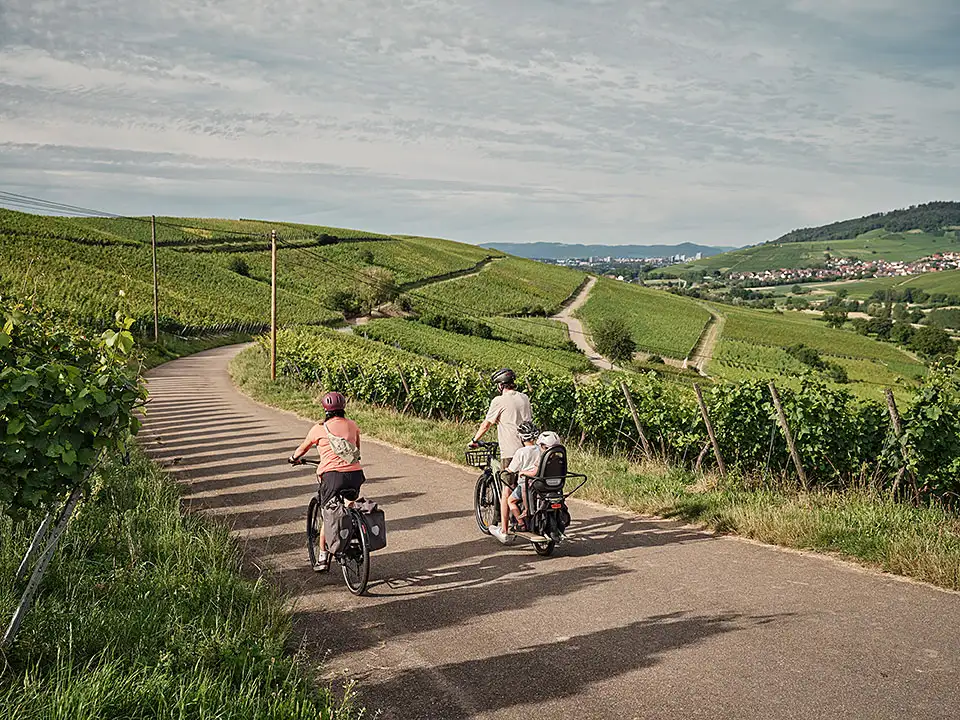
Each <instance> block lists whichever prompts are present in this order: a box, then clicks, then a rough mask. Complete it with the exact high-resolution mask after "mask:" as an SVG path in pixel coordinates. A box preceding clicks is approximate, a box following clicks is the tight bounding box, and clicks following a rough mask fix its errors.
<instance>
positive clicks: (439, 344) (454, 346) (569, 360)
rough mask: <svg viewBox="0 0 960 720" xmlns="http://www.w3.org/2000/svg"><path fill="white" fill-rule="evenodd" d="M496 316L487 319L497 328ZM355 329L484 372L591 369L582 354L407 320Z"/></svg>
mask: <svg viewBox="0 0 960 720" xmlns="http://www.w3.org/2000/svg"><path fill="white" fill-rule="evenodd" d="M498 324H499V318H496V319H493V320H491V326H490V327H492V328H497V325H498ZM355 332H356V333H358V334H359V335H362V336H363V337H366V338H369V339H371V340H377V341H379V342H382V343H385V344H387V345H391V346H394V347H397V348H401V349H404V350H409V351H411V352H414V353H417V354H418V355H423V356H426V357H430V358H434V359H437V360H442V361H444V362H447V363H451V364H455V365H469V366H472V367H476V368H479V369H481V370H483V371H484V372H488V371H491V370H495V369H497V368H500V367H503V366H504V365H509V366H514V365H515V366H518V367H519V366H522V365H529V366H530V367H532V368H537V369H538V370H539V371H540V372H542V373H547V374H550V375H558V374H560V375H565V374H570V373H572V372H589V371H590V370H592V369H593V366H592V365H591V364H590V361H589V360H587V359H586V358H585V357H584V356H583V355H581V354H579V353H575V352H570V351H564V350H550V349H546V348H541V347H535V346H531V345H525V344H520V343H511V342H502V341H499V340H491V339H485V338H480V337H475V336H470V335H460V334H457V333H453V332H446V331H444V330H440V329H438V328H433V327H430V326H428V325H424V324H422V323H418V322H412V321H409V320H397V319H387V320H374V321H373V322H370V323H367V324H366V325H360V326H358V327H357V328H356V329H355Z"/></svg>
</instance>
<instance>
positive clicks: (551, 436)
mask: <svg viewBox="0 0 960 720" xmlns="http://www.w3.org/2000/svg"><path fill="white" fill-rule="evenodd" d="M559 444H560V437H559V436H558V435H557V434H556V433H555V432H553V431H552V430H547V431H546V432H542V433H540V437H538V438H537V445H543V446H544V447H548V448H552V447H554V446H556V445H559Z"/></svg>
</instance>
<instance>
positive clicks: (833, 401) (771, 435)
mask: <svg viewBox="0 0 960 720" xmlns="http://www.w3.org/2000/svg"><path fill="white" fill-rule="evenodd" d="M278 342H279V345H278V353H279V367H280V372H282V373H284V374H286V375H290V376H292V377H295V378H297V379H299V380H301V381H305V382H309V383H312V384H315V385H316V386H318V387H320V388H332V387H336V388H339V389H340V390H342V391H344V392H346V393H347V394H349V395H350V396H351V397H355V398H357V399H359V400H362V401H365V402H369V403H372V404H375V405H383V406H388V407H392V408H397V409H405V410H406V411H408V412H412V413H414V414H417V415H421V416H423V417H427V418H442V419H449V420H458V421H461V420H462V421H476V420H477V419H479V418H481V417H482V416H483V413H484V411H485V409H486V407H487V403H488V402H489V399H490V390H491V389H490V383H489V381H488V379H487V375H486V374H485V373H484V371H483V369H482V368H481V367H476V366H475V367H469V366H466V365H463V364H460V365H457V366H454V365H450V364H448V363H444V362H441V361H439V360H432V359H428V358H425V357H423V356H421V355H419V354H415V353H411V352H408V351H405V350H399V349H394V348H390V347H388V346H385V345H384V344H382V343H375V342H371V341H368V340H364V339H361V338H356V337H346V336H343V335H342V334H338V333H334V332H331V331H327V330H310V331H307V330H300V331H284V332H282V333H281V335H280V338H279V341H278ZM516 369H517V371H518V376H519V386H520V388H521V389H523V390H524V391H526V392H528V393H529V395H530V397H531V402H532V404H533V407H534V412H535V416H536V417H535V420H536V421H537V422H539V423H540V424H541V425H542V426H543V427H545V428H550V429H554V430H556V431H557V432H559V433H560V434H561V435H562V436H564V437H566V438H567V439H568V441H573V439H574V438H577V437H579V438H581V441H582V442H584V443H587V444H589V445H592V446H594V447H596V448H598V449H600V450H602V451H604V452H637V451H638V448H639V447H640V440H639V436H638V434H637V430H636V428H635V426H634V424H633V421H632V418H631V416H630V412H629V409H628V407H627V404H626V402H625V398H624V395H623V393H622V390H621V388H620V385H619V381H620V380H623V381H625V382H626V383H627V385H628V387H629V389H630V392H631V395H632V399H633V401H634V403H635V406H636V409H637V412H638V416H639V420H640V423H641V426H642V427H643V428H644V429H645V432H646V434H647V436H648V438H649V440H650V443H651V444H652V446H653V448H654V450H655V451H656V453H657V454H658V455H659V456H660V457H662V458H664V459H665V460H667V461H669V462H671V463H675V464H678V465H685V466H692V465H693V464H694V463H695V461H696V460H697V459H698V458H700V457H702V454H704V453H706V452H707V449H708V441H707V437H706V430H705V426H704V424H703V420H702V418H701V416H700V413H699V411H698V409H697V404H696V400H695V397H694V395H693V393H692V392H691V389H690V388H689V387H686V386H683V385H680V384H676V383H672V382H666V381H662V380H659V379H657V378H655V377H654V376H651V375H638V374H633V373H624V374H619V373H606V374H604V375H603V376H601V377H599V378H594V379H592V380H589V381H586V382H582V383H578V382H576V381H575V380H574V379H573V378H572V377H563V376H550V375H545V374H544V373H542V372H540V371H539V370H538V369H536V368H531V367H529V366H518V367H517V368H516ZM705 397H706V402H707V406H708V409H709V413H710V416H711V419H712V421H713V425H714V429H715V430H716V434H717V438H718V442H719V445H720V448H721V453H722V454H723V457H724V459H725V461H726V463H727V465H728V466H732V467H734V468H736V469H738V471H740V472H742V473H745V474H747V475H756V476H758V477H759V476H762V475H763V476H765V475H773V476H779V477H790V476H792V475H793V472H794V471H793V469H792V467H791V465H790V456H789V453H788V451H787V446H786V443H785V441H784V439H783V435H782V433H781V432H780V430H779V428H778V425H777V421H776V415H775V412H774V408H773V403H772V400H771V398H770V394H769V391H768V389H767V386H766V383H765V382H763V381H758V380H745V381H741V382H736V383H720V384H717V385H715V386H713V387H710V388H707V389H706V390H705ZM781 397H782V400H783V404H784V407H785V409H786V414H787V417H788V421H789V423H790V424H791V425H792V426H793V427H794V428H795V438H796V442H797V448H798V451H799V453H800V456H801V457H802V458H803V460H804V464H805V466H806V467H807V475H808V476H809V477H810V481H811V482H812V483H814V484H816V485H820V486H824V487H834V488H836V487H842V486H845V485H847V484H850V483H853V482H856V481H858V479H860V478H862V477H863V474H864V473H866V474H868V475H870V476H871V477H872V478H874V481H875V482H877V483H880V484H881V485H884V486H887V487H889V486H890V484H891V483H892V482H893V480H894V478H895V477H896V475H897V471H898V470H899V468H900V467H901V466H903V465H904V461H903V455H902V454H901V452H900V451H901V449H902V448H901V447H900V446H898V445H897V443H896V442H895V441H894V438H893V436H892V433H891V429H890V424H889V418H888V415H887V412H886V406H885V405H884V404H883V403H881V402H879V401H868V400H861V399H858V398H857V397H855V396H854V395H853V394H851V393H850V392H848V391H846V390H843V389H836V388H830V387H828V386H827V385H826V384H825V383H823V382H820V381H817V380H815V379H813V378H811V377H810V376H805V377H803V378H801V379H800V381H799V383H798V384H797V386H796V387H795V388H789V387H784V388H782V390H781ZM948 416H949V417H958V418H960V385H958V382H957V379H956V378H955V377H954V376H952V375H951V374H949V373H936V374H934V375H933V376H932V377H931V378H930V379H929V380H928V381H927V382H926V383H925V384H924V385H923V386H922V387H921V388H920V389H919V390H918V391H917V392H916V393H915V395H914V396H913V397H912V399H911V402H910V403H909V404H908V405H907V406H906V407H905V409H904V411H903V422H904V427H905V428H906V430H905V432H906V437H907V440H906V441H905V449H906V452H907V457H909V458H910V460H909V468H910V469H911V470H915V471H916V472H917V474H918V476H919V477H922V478H923V481H922V482H921V483H920V484H918V485H917V488H916V492H917V493H919V494H920V495H924V496H935V497H940V498H943V499H949V498H950V497H952V495H951V493H955V492H957V491H960V483H958V482H957V480H956V477H955V476H954V475H952V474H951V472H952V471H951V470H950V469H949V468H952V467H954V466H956V467H958V468H960V433H958V430H957V428H958V424H957V423H954V422H950V423H948V424H946V425H939V424H938V423H935V422H932V421H931V419H932V418H935V417H936V418H940V417H948Z"/></svg>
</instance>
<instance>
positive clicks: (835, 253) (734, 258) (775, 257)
mask: <svg viewBox="0 0 960 720" xmlns="http://www.w3.org/2000/svg"><path fill="white" fill-rule="evenodd" d="M957 235H958V232H957V231H956V230H946V231H943V233H942V234H931V233H926V232H895V233H894V232H889V231H886V230H871V231H870V232H867V233H864V234H863V235H858V236H857V237H854V238H849V239H847V240H818V241H815V242H798V241H791V242H779V241H776V242H770V243H764V244H762V245H753V246H751V247H747V248H741V249H740V250H734V251H733V252H728V253H723V254H722V255H715V256H713V257H709V258H704V259H703V260H697V261H696V262H691V263H685V264H683V265H674V266H672V267H670V268H668V269H667V270H666V271H665V273H664V274H666V275H671V276H673V277H681V276H683V274H684V273H686V272H688V271H690V270H697V271H700V272H703V273H704V274H705V275H713V274H716V273H720V274H726V273H730V272H762V271H764V270H777V269H780V268H804V267H815V266H817V265H819V264H820V263H822V262H823V261H824V260H825V258H826V255H827V253H829V254H830V256H831V257H856V258H861V259H864V260H870V259H873V260H877V259H884V260H890V261H896V260H903V261H907V262H909V261H912V260H918V259H920V258H922V257H926V256H927V255H932V254H933V253H938V252H951V251H952V252H957V251H960V240H958V238H957Z"/></svg>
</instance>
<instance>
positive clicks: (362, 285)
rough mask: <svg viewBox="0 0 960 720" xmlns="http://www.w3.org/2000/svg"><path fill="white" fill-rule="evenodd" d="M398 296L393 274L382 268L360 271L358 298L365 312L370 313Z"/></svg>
mask: <svg viewBox="0 0 960 720" xmlns="http://www.w3.org/2000/svg"><path fill="white" fill-rule="evenodd" d="M396 296H397V283H396V279H395V278H394V275H393V273H392V272H390V271H389V270H387V269H386V268H382V267H376V266H372V267H367V268H364V269H363V270H361V271H360V280H359V281H358V285H357V297H358V299H359V301H360V307H361V309H362V310H363V311H364V312H370V311H371V310H373V309H374V308H375V307H377V306H378V305H382V304H383V303H385V302H389V301H390V300H393V299H394V298H395V297H396Z"/></svg>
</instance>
